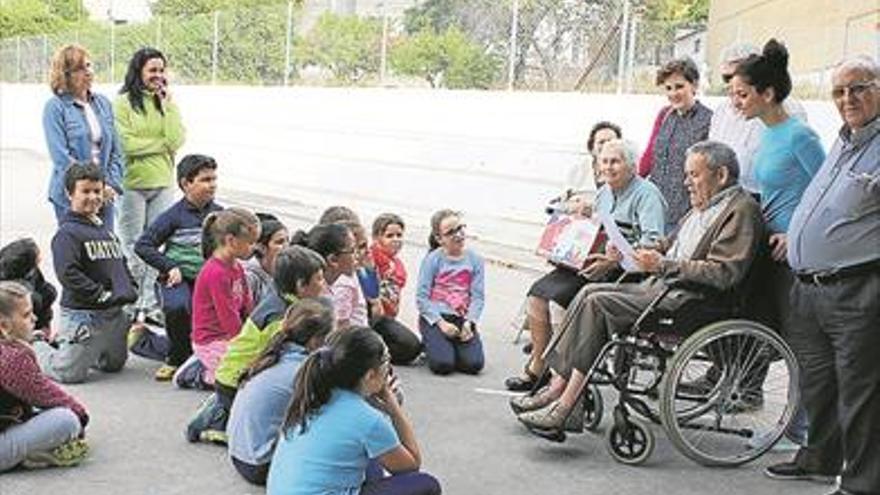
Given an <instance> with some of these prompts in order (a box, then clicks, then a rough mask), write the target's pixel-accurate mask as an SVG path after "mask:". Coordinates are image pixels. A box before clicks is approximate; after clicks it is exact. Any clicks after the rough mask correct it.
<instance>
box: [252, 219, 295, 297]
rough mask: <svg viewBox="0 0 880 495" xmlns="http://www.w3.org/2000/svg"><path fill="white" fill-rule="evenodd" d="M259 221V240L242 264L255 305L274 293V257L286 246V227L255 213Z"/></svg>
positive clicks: (275, 220) (277, 221)
mask: <svg viewBox="0 0 880 495" xmlns="http://www.w3.org/2000/svg"><path fill="white" fill-rule="evenodd" d="M257 218H259V219H260V238H259V239H257V246H256V247H255V248H254V255H253V256H251V258H250V259H249V260H247V262H245V264H244V274H245V277H247V283H248V289H250V291H251V299H253V301H254V303H257V302H259V301H261V300H262V299H264V298H265V297H266V296H267V295H268V293H269V292H271V291H274V290H275V287H274V285H273V283H272V275H273V274H274V273H275V257H276V256H278V253H279V252H280V251H281V250H282V249H284V247H285V246H287V242H288V239H287V238H288V235H289V233H288V231H287V227H285V226H284V224H283V223H281V221H280V220H278V218H276V217H275V216H274V215H270V214H268V213H257Z"/></svg>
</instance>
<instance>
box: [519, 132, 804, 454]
mask: <svg viewBox="0 0 880 495" xmlns="http://www.w3.org/2000/svg"><path fill="white" fill-rule="evenodd" d="M685 173H686V179H685V185H686V187H687V189H688V193H689V195H690V201H691V206H692V209H691V211H690V212H689V213H688V214H687V215H686V216H685V217H684V218H683V219H682V221H681V222H680V224H679V229H678V231H677V235H674V236H673V237H672V241H673V242H671V244H670V245H668V249H666V250H665V253H661V252H660V251H658V250H636V251H635V254H634V256H633V260H632V261H633V262H634V264H636V265H637V266H638V267H639V270H640V271H641V272H644V273H647V274H650V276H649V277H647V278H646V279H644V280H643V281H641V282H638V283H619V284H591V285H587V286H586V287H585V288H584V289H583V290H582V291H581V292H580V293H579V294H578V295H577V296H576V297H575V300H574V301H573V302H572V304H571V305H570V307H569V308H568V311H567V312H566V315H565V318H564V320H563V322H562V324H561V327H560V330H559V331H558V332H557V335H556V336H555V337H554V342H552V343H551V346H550V347H549V349H548V351H547V362H548V364H549V370H548V371H549V372H550V373H552V376H551V379H550V383H549V385H547V386H545V387H543V388H541V389H539V390H533V391H532V392H531V393H529V394H526V395H524V396H519V397H515V398H513V399H511V404H510V405H511V408H512V409H513V410H514V412H515V413H516V414H517V418H518V419H519V421H520V422H522V423H523V424H524V425H525V426H526V427H527V428H528V429H529V431H530V432H532V433H534V434H536V435H539V436H542V437H545V438H548V439H551V440H555V441H563V440H564V439H565V433H566V432H577V433H579V432H581V431H583V429H584V428H585V427H586V428H587V429H595V428H596V427H597V426H598V424H599V422H600V420H601V416H602V395H601V393H600V392H599V390H598V388H597V385H611V386H613V387H614V388H615V389H616V390H617V392H618V404H617V406H616V407H615V408H614V414H613V424H612V426H611V428H610V429H609V431H608V432H607V433H608V435H607V439H608V441H607V444H606V445H607V447H608V450H609V452H610V453H611V454H612V456H614V457H615V459H617V460H619V461H621V462H626V463H631V464H637V463H640V462H643V461H644V460H645V459H647V458H648V456H650V454H651V451H652V450H653V445H654V441H653V434H652V432H651V430H650V429H649V428H648V427H647V426H646V425H645V423H643V422H642V421H640V420H639V419H637V418H636V417H635V416H633V415H632V414H631V413H632V412H635V413H636V414H638V415H639V416H642V417H644V418H646V419H648V420H650V421H652V422H655V423H661V424H662V425H663V427H664V429H666V431H667V433H668V435H669V437H670V440H672V442H673V444H675V446H676V447H677V448H678V449H679V450H681V451H682V453H684V454H685V455H687V456H688V457H690V458H692V459H694V460H695V461H697V462H700V463H702V464H706V465H736V464H741V463H743V462H748V461H750V460H752V459H754V458H756V457H758V456H760V455H761V454H763V453H764V452H765V451H766V450H768V449H769V448H770V447H771V446H772V444H773V443H774V442H775V441H776V440H778V439H779V437H780V436H781V435H782V433H783V431H784V429H785V427H786V426H787V425H788V423H789V422H790V420H791V416H792V405H793V404H796V403H797V393H798V392H797V371H796V369H797V366H796V363H795V360H794V356H793V355H792V353H791V351H790V350H789V348H788V346H787V345H786V344H785V343H784V342H783V341H782V339H781V338H779V336H778V335H776V334H775V333H774V332H773V331H772V330H770V329H768V328H766V327H764V326H762V325H760V324H758V323H755V322H751V321H747V320H730V318H732V317H736V316H739V315H741V314H742V309H743V300H744V298H743V297H742V296H743V295H744V294H743V292H745V291H743V290H742V289H743V287H744V285H745V283H744V282H745V281H746V279H747V278H750V277H749V270H750V268H751V267H752V265H753V262H754V261H755V259H756V257H757V256H758V254H759V250H760V249H761V246H762V245H763V242H764V239H765V237H764V236H765V230H764V222H763V219H762V215H761V210H760V207H759V206H758V203H757V202H756V201H755V200H754V199H753V198H752V197H751V196H750V195H749V194H748V193H747V192H746V191H745V190H743V189H742V188H741V187H740V186H739V185H738V177H739V166H738V164H737V160H736V154H735V153H734V152H733V150H732V149H730V148H729V147H728V146H727V145H725V144H722V143H718V142H712V141H704V142H701V143H697V144H695V145H693V146H692V147H691V148H690V149H689V150H688V153H687V160H686V162H685ZM759 293H760V291H751V295H753V296H754V295H755V294H759ZM725 319H726V320H727V321H723V322H720V323H714V324H710V325H708V326H706V325H707V324H708V323H711V322H718V320H725ZM701 327H702V328H701ZM758 396H760V397H761V398H762V400H758Z"/></svg>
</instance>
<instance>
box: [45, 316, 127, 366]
mask: <svg viewBox="0 0 880 495" xmlns="http://www.w3.org/2000/svg"><path fill="white" fill-rule="evenodd" d="M129 323H130V322H129V319H128V316H127V315H126V314H125V311H123V310H122V308H121V307H116V308H108V309H70V308H65V307H63V306H62V307H61V325H60V326H59V329H58V335H57V336H56V337H55V343H54V344H55V346H54V347H53V346H52V345H49V344H48V343H46V342H39V341H38V342H34V352H36V354H37V360H38V361H39V363H40V368H42V370H43V373H45V374H46V375H48V376H49V377H50V378H52V379H53V380H55V381H57V382H61V383H81V382H84V381H85V379H86V377H87V376H88V374H89V369H91V368H98V369H100V370H101V371H106V372H111V373H112V372H117V371H119V370H121V369H122V367H123V366H125V361H126V360H127V359H128V347H127V346H126V337H127V335H128V327H129Z"/></svg>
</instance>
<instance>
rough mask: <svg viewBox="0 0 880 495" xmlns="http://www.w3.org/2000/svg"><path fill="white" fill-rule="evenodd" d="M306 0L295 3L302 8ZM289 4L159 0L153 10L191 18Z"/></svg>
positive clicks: (281, 0)
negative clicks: (225, 11) (212, 13)
mask: <svg viewBox="0 0 880 495" xmlns="http://www.w3.org/2000/svg"><path fill="white" fill-rule="evenodd" d="M303 1H304V0H296V1H295V2H294V3H295V4H296V5H297V6H301V5H302V4H303ZM280 3H285V4H286V3H287V1H286V0H157V1H156V3H154V4H153V5H152V7H150V8H151V10H152V12H153V15H156V16H174V17H189V16H193V15H198V14H210V13H211V12H215V11H218V10H230V9H245V8H253V7H264V6H271V5H278V4H280Z"/></svg>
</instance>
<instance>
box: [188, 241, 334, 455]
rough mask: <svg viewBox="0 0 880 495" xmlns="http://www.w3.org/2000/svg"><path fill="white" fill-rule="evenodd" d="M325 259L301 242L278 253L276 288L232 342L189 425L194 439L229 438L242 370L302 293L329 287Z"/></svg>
mask: <svg viewBox="0 0 880 495" xmlns="http://www.w3.org/2000/svg"><path fill="white" fill-rule="evenodd" d="M324 265H325V264H324V259H323V258H321V255H319V254H318V253H316V252H314V251H312V250H311V249H308V248H304V247H301V246H291V247H286V248H284V249H282V250H281V252H280V253H278V255H277V257H276V260H275V269H274V271H275V275H274V283H273V285H274V286H275V287H276V289H275V290H272V291H270V292H268V293H267V295H266V297H264V298H263V299H262V300H260V301H259V302H258V303H257V304H256V306H255V307H254V310H253V312H252V313H251V314H250V316H249V317H248V318H247V320H245V322H244V325H243V326H242V327H241V331H240V332H239V334H238V335H237V336H236V337H235V338H234V339H232V340H231V341H230V342H229V346H228V348H227V349H226V354H224V355H223V358H222V359H221V360H220V364H219V365H218V366H217V372H216V373H215V380H214V391H215V392H214V394H212V395H211V397H208V399H206V400H205V401H204V402H203V403H202V405H201V406H200V407H199V410H198V412H197V413H196V415H195V416H194V417H193V419H192V420H191V421H190V422H189V425H188V426H187V429H186V437H187V439H188V440H189V441H190V442H195V441H198V440H201V441H204V442H212V443H225V442H226V435H225V433H224V432H225V430H226V420H227V418H228V417H229V410H230V409H231V408H232V403H233V401H234V400H235V395H236V393H237V390H238V384H239V379H240V377H241V374H242V372H243V371H244V370H245V368H247V367H248V366H249V365H250V364H251V362H253V360H254V359H256V358H257V357H258V356H259V355H260V353H262V352H263V350H264V349H265V348H266V346H267V345H268V344H269V342H270V341H271V340H272V337H273V336H274V335H275V334H276V333H278V332H279V331H280V330H281V326H282V325H281V323H282V319H283V318H284V313H285V311H287V310H288V307H290V306H295V305H297V304H298V303H299V301H300V299H302V298H307V297H318V296H319V295H321V294H323V293H324V291H325V290H326V288H325V281H324Z"/></svg>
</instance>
